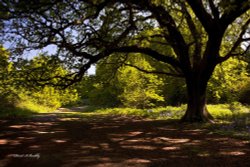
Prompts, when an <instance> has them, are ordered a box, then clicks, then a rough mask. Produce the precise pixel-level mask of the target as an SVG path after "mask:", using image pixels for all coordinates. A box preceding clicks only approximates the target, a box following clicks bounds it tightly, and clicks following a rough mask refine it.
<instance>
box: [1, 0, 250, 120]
mask: <svg viewBox="0 0 250 167" xmlns="http://www.w3.org/2000/svg"><path fill="white" fill-rule="evenodd" d="M0 8H1V26H3V28H2V31H1V33H2V35H1V38H2V39H4V40H9V41H11V42H13V43H14V44H13V45H12V46H13V52H12V54H13V55H21V54H22V53H23V51H25V50H30V49H43V48H46V47H48V46H49V47H51V46H54V49H55V50H56V54H53V55H51V56H57V57H59V58H60V59H61V61H62V62H63V63H64V64H65V67H66V68H68V69H70V71H71V72H72V73H71V74H67V75H65V76H53V77H54V78H57V80H58V81H60V82H59V83H58V84H59V85H71V84H73V83H75V82H77V81H80V80H81V79H82V77H83V75H84V74H85V73H86V71H87V69H88V68H89V67H90V66H91V65H92V64H95V63H97V62H98V61H99V60H102V59H104V58H106V57H108V56H110V55H114V54H116V53H124V54H127V53H141V54H145V55H147V56H149V57H151V58H153V59H154V60H155V61H158V62H160V63H161V67H162V68H161V69H160V71H158V73H159V72H160V73H164V74H166V75H170V76H173V77H183V78H184V79H185V81H186V84H187V95H188V106H187V110H186V113H185V115H184V116H183V118H182V120H183V121H188V122H197V121H209V120H210V119H211V116H210V114H209V113H208V111H207V109H206V88H207V83H208V80H209V79H210V77H211V75H212V73H213V71H214V69H215V67H216V65H218V64H220V63H222V62H224V61H226V60H227V59H229V58H230V57H232V56H244V55H246V52H247V50H248V49H249V35H247V34H249V33H250V32H249V31H250V28H249V23H250V17H249V15H250V11H249V9H250V1H249V0H230V1H226V0H186V1H185V0H98V1H97V0H81V1H80V0H64V1H58V0H40V1H30V3H29V4H27V3H26V1H24V0H19V1H15V0H6V1H5V0H2V1H1V4H0ZM147 30H157V31H155V33H143V32H145V31H147ZM141 34H143V35H141ZM145 40H146V41H148V42H149V43H151V42H158V45H161V47H157V48H155V47H150V46H153V45H146V46H145V45H142V44H141V43H142V42H143V41H145ZM159 48H160V49H159ZM164 48H165V51H164ZM221 48H226V50H227V52H226V53H225V52H224V51H223V52H221ZM117 55H121V54H117ZM137 55H140V54H137ZM162 64H165V66H162ZM142 70H143V69H142ZM34 79H37V80H40V83H41V84H49V83H50V81H51V79H52V78H34ZM52 84H55V83H52Z"/></svg>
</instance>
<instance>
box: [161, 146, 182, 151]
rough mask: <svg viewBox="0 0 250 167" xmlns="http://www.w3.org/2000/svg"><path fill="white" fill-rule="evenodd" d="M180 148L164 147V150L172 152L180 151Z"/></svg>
mask: <svg viewBox="0 0 250 167" xmlns="http://www.w3.org/2000/svg"><path fill="white" fill-rule="evenodd" d="M180 149H181V148H180V147H177V146H168V147H163V148H162V150H166V151H171V150H174V151H175V150H180Z"/></svg>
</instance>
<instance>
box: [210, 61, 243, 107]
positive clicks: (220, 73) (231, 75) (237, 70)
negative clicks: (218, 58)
mask: <svg viewBox="0 0 250 167" xmlns="http://www.w3.org/2000/svg"><path fill="white" fill-rule="evenodd" d="M247 65H248V64H247V63H246V62H244V61H242V60H238V59H233V58H231V59H229V60H228V61H226V62H224V63H222V64H221V65H219V66H217V67H216V69H215V71H214V73H213V76H212V77H211V79H210V81H209V83H208V101H209V102H210V103H227V102H229V103H230V102H233V101H238V100H239V96H240V94H241V91H240V90H241V89H243V87H244V85H246V84H247V80H248V79H247V78H248V73H247ZM245 89H247V88H245Z"/></svg>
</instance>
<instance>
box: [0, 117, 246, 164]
mask: <svg viewBox="0 0 250 167" xmlns="http://www.w3.org/2000/svg"><path fill="white" fill-rule="evenodd" d="M0 130H1V134H0V166H11V167H12V166H14V167H25V166H32V167H36V166H40V167H48V166H53V167H56V166H63V167H71V166H79V167H84V166H101V167H103V166H118V167H122V166H185V167H187V166H192V167H193V166H199V167H200V166H202V167H204V166H210V167H211V166H216V167H217V166H225V167H228V166H237V167H241V166H249V164H250V144H249V142H247V141H242V140H238V139H232V138H227V137H223V136H219V135H214V134H209V132H208V131H206V130H204V129H195V128H191V127H190V126H188V127H187V126H184V125H180V124H178V123H175V122H166V121H150V120H142V119H137V118H131V117H118V116H113V117H111V116H109V117H107V116H96V117H92V118H88V119H82V118H78V117H65V118H62V117H58V115H56V114H52V115H42V116H37V117H34V118H32V119H29V120H19V121H4V120H2V121H1V120H0Z"/></svg>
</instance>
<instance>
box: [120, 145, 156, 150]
mask: <svg viewBox="0 0 250 167" xmlns="http://www.w3.org/2000/svg"><path fill="white" fill-rule="evenodd" d="M121 148H125V149H132V150H133V149H135V150H156V149H157V147H154V146H147V145H122V146H121Z"/></svg>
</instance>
